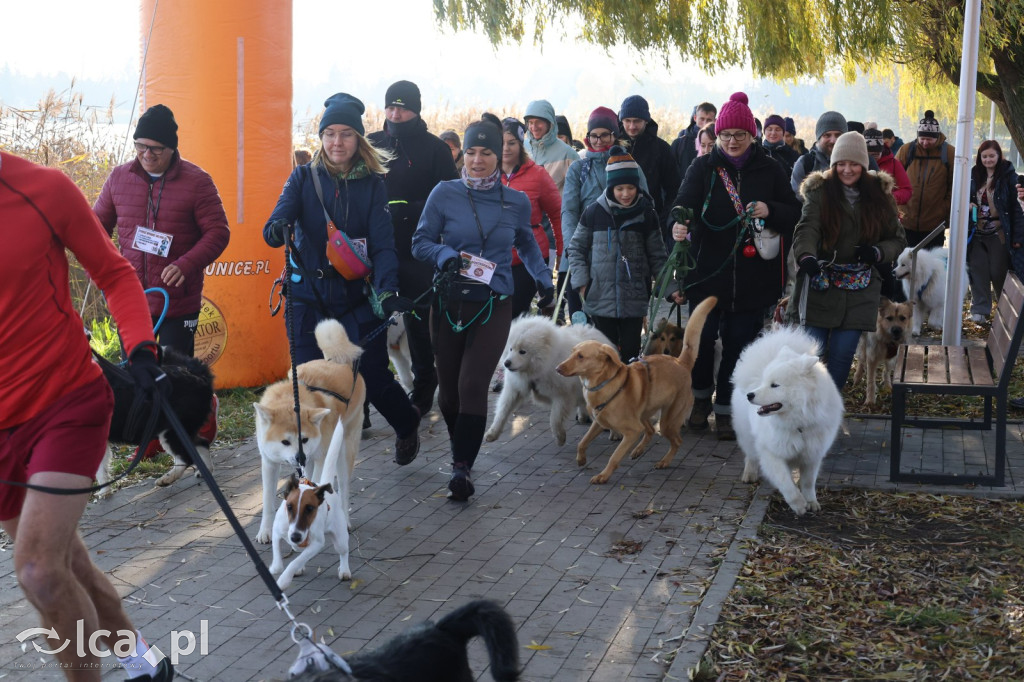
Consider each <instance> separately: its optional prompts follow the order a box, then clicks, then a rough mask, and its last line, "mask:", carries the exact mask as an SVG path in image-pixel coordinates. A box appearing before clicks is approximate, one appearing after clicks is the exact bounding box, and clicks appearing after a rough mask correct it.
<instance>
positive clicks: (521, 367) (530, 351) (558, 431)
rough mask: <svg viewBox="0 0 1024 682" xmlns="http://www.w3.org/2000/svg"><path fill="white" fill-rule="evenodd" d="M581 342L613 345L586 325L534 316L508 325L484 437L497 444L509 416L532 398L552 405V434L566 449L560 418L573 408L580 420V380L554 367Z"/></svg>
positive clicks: (582, 408) (582, 411)
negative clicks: (501, 374)
mask: <svg viewBox="0 0 1024 682" xmlns="http://www.w3.org/2000/svg"><path fill="white" fill-rule="evenodd" d="M581 341H598V342H600V343H607V344H608V345H612V343H611V341H609V340H608V337H607V336H605V335H604V334H602V333H601V332H599V331H597V330H596V329H594V327H592V326H590V325H577V324H574V325H569V326H566V327H559V326H558V325H556V324H555V323H554V322H552V321H551V320H550V319H548V318H547V317H541V316H539V315H523V316H521V317H517V318H516V319H515V320H513V321H512V327H511V329H509V332H508V343H507V344H506V345H505V353H504V355H503V356H502V358H503V360H502V365H503V366H504V367H505V385H504V386H503V387H502V389H501V395H500V396H499V397H498V406H497V408H496V409H495V411H494V421H492V422H491V426H490V428H488V429H487V433H485V434H484V439H486V440H487V441H488V442H490V441H493V440H496V439H497V438H498V436H500V435H501V432H502V430H503V429H504V428H505V423H506V422H507V421H508V418H509V416H511V414H512V412H514V411H515V410H516V409H518V408H519V406H520V405H522V404H523V401H524V400H526V399H527V398H532V399H533V400H534V402H536V403H538V404H540V405H550V406H551V433H552V435H554V437H555V440H556V441H557V442H558V444H559V445H565V420H566V419H567V418H568V417H569V415H570V414H571V412H572V410H573V409H574V408H575V409H576V416H577V419H579V420H580V421H585V420H586V418H587V411H586V410H587V405H586V401H585V400H584V397H583V387H582V386H581V385H580V382H579V379H577V378H576V377H563V376H562V375H561V374H559V373H558V372H556V371H555V367H556V366H557V365H558V363H559V362H561V361H562V360H564V359H565V358H566V357H568V356H569V353H570V351H572V349H573V346H575V345H576V344H577V343H580V342H581Z"/></svg>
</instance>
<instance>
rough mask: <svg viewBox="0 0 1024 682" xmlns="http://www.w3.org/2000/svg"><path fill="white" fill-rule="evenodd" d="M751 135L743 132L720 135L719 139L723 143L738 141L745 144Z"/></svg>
mask: <svg viewBox="0 0 1024 682" xmlns="http://www.w3.org/2000/svg"><path fill="white" fill-rule="evenodd" d="M749 135H750V133H748V132H746V131H744V130H741V131H740V132H738V133H718V137H719V139H721V140H722V141H723V142H731V141H733V140H736V141H737V142H744V141H746V139H747V136H749Z"/></svg>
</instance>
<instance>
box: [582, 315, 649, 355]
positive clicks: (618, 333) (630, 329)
mask: <svg viewBox="0 0 1024 682" xmlns="http://www.w3.org/2000/svg"><path fill="white" fill-rule="evenodd" d="M593 318H594V327H596V328H597V331H599V332H601V333H602V334H604V335H605V336H607V337H608V339H609V340H611V342H612V343H613V344H614V345H615V346H616V347H617V348H618V349H619V357H620V358H621V359H622V361H623V362H629V361H630V360H632V359H633V358H635V357H637V356H638V355H640V337H641V335H642V334H643V331H644V318H642V317H600V316H598V315H594V316H593Z"/></svg>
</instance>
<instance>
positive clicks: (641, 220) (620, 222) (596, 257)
mask: <svg viewBox="0 0 1024 682" xmlns="http://www.w3.org/2000/svg"><path fill="white" fill-rule="evenodd" d="M637 201H640V202H643V210H642V211H641V212H640V213H639V214H638V215H636V216H634V217H632V218H626V219H622V218H620V217H617V216H614V215H612V209H611V206H609V204H608V196H607V194H601V196H600V197H599V198H598V200H597V201H595V202H594V203H592V204H591V205H590V206H588V207H587V210H585V211H584V212H583V215H582V216H581V217H580V222H579V225H578V226H577V227H576V231H575V232H574V233H573V236H572V243H571V244H570V245H569V268H570V272H571V273H572V286H573V288H574V289H578V288H580V287H587V289H586V301H585V302H584V304H583V309H584V310H585V311H586V312H587V313H589V314H591V315H597V316H599V317H616V318H625V317H643V316H644V315H646V314H647V303H648V299H649V298H650V295H651V279H652V278H653V277H654V276H655V275H657V274H658V273H659V272H660V271H661V269H662V268H663V267H664V266H665V262H666V261H667V260H668V257H667V256H666V255H665V243H664V241H663V240H662V237H661V230H660V228H659V225H658V214H657V213H655V211H654V207H653V206H651V204H650V202H649V201H648V200H647V198H646V197H644V196H643V195H640V196H639V197H638V198H637Z"/></svg>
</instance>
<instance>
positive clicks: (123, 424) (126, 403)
mask: <svg viewBox="0 0 1024 682" xmlns="http://www.w3.org/2000/svg"><path fill="white" fill-rule="evenodd" d="M100 366H101V367H102V368H103V374H104V376H105V377H106V378H107V381H108V382H109V383H110V387H111V389H112V390H113V392H114V415H113V417H112V419H111V420H110V437H109V440H110V441H111V442H114V443H127V444H129V445H139V440H141V438H142V435H143V434H142V433H141V431H142V430H143V429H142V428H141V425H140V424H139V422H140V421H141V422H143V423H144V422H145V420H146V418H147V417H148V416H149V412H150V410H151V409H152V402H151V401H148V400H147V401H142V404H140V405H135V404H134V403H135V395H136V390H135V384H134V382H132V381H131V378H130V375H129V374H128V372H127V371H126V370H124V369H121V368H120V367H117V366H116V365H111V364H110V363H108V362H101V363H100ZM160 366H161V367H163V370H164V373H165V374H166V375H167V379H168V380H169V381H170V382H171V395H170V397H169V398H168V399H167V401H168V403H169V404H170V407H171V408H172V409H173V410H174V412H175V414H177V415H178V418H179V419H180V420H181V424H182V426H183V427H185V432H186V433H187V434H188V435H189V439H190V440H191V441H192V444H193V445H195V447H196V451H197V452H199V456H200V457H202V458H203V462H204V463H205V464H206V465H207V466H208V467H209V466H210V464H211V460H210V443H209V441H207V440H206V439H205V438H203V437H201V436H200V435H199V430H200V428H201V427H202V426H203V423H204V422H205V421H206V419H207V417H208V416H209V414H210V405H211V401H212V400H213V373H212V372H211V371H210V368H209V367H207V366H206V364H205V363H204V362H203V361H202V360H199V359H197V358H194V357H190V356H188V355H185V354H183V353H180V352H178V351H176V350H174V349H172V348H166V347H165V348H163V358H162V361H161V365H160ZM156 435H157V437H158V438H159V439H160V444H161V445H162V446H163V448H164V449H165V450H166V451H167V452H169V453H171V456H173V457H174V465H173V466H172V467H171V470H170V471H168V472H167V473H166V474H164V475H163V476H161V477H160V478H159V479H157V482H156V485H158V486H167V485H171V484H172V483H174V482H175V481H177V480H178V479H179V478H181V477H182V476H184V475H185V470H186V469H187V468H188V467H190V466H192V459H191V457H189V456H188V453H187V452H186V450H185V446H184V444H183V443H182V441H181V439H180V438H179V437H178V434H177V433H175V432H174V430H173V429H171V426H170V424H169V423H168V422H167V418H166V417H165V416H164V415H163V413H161V414H160V417H159V420H158V421H157V425H156ZM141 445H142V447H146V445H147V443H142V444H141ZM111 457H112V451H111V449H110V446H109V445H108V446H107V454H106V455H105V456H104V457H103V462H102V463H101V464H100V468H99V471H97V472H96V481H97V482H98V483H106V482H107V481H109V480H110V479H111V475H110V458H111ZM113 492H114V490H113V487H106V488H104V489H103V490H101V491H100V492H99V493H98V496H99V497H109V496H110V495H111V494H113Z"/></svg>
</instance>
